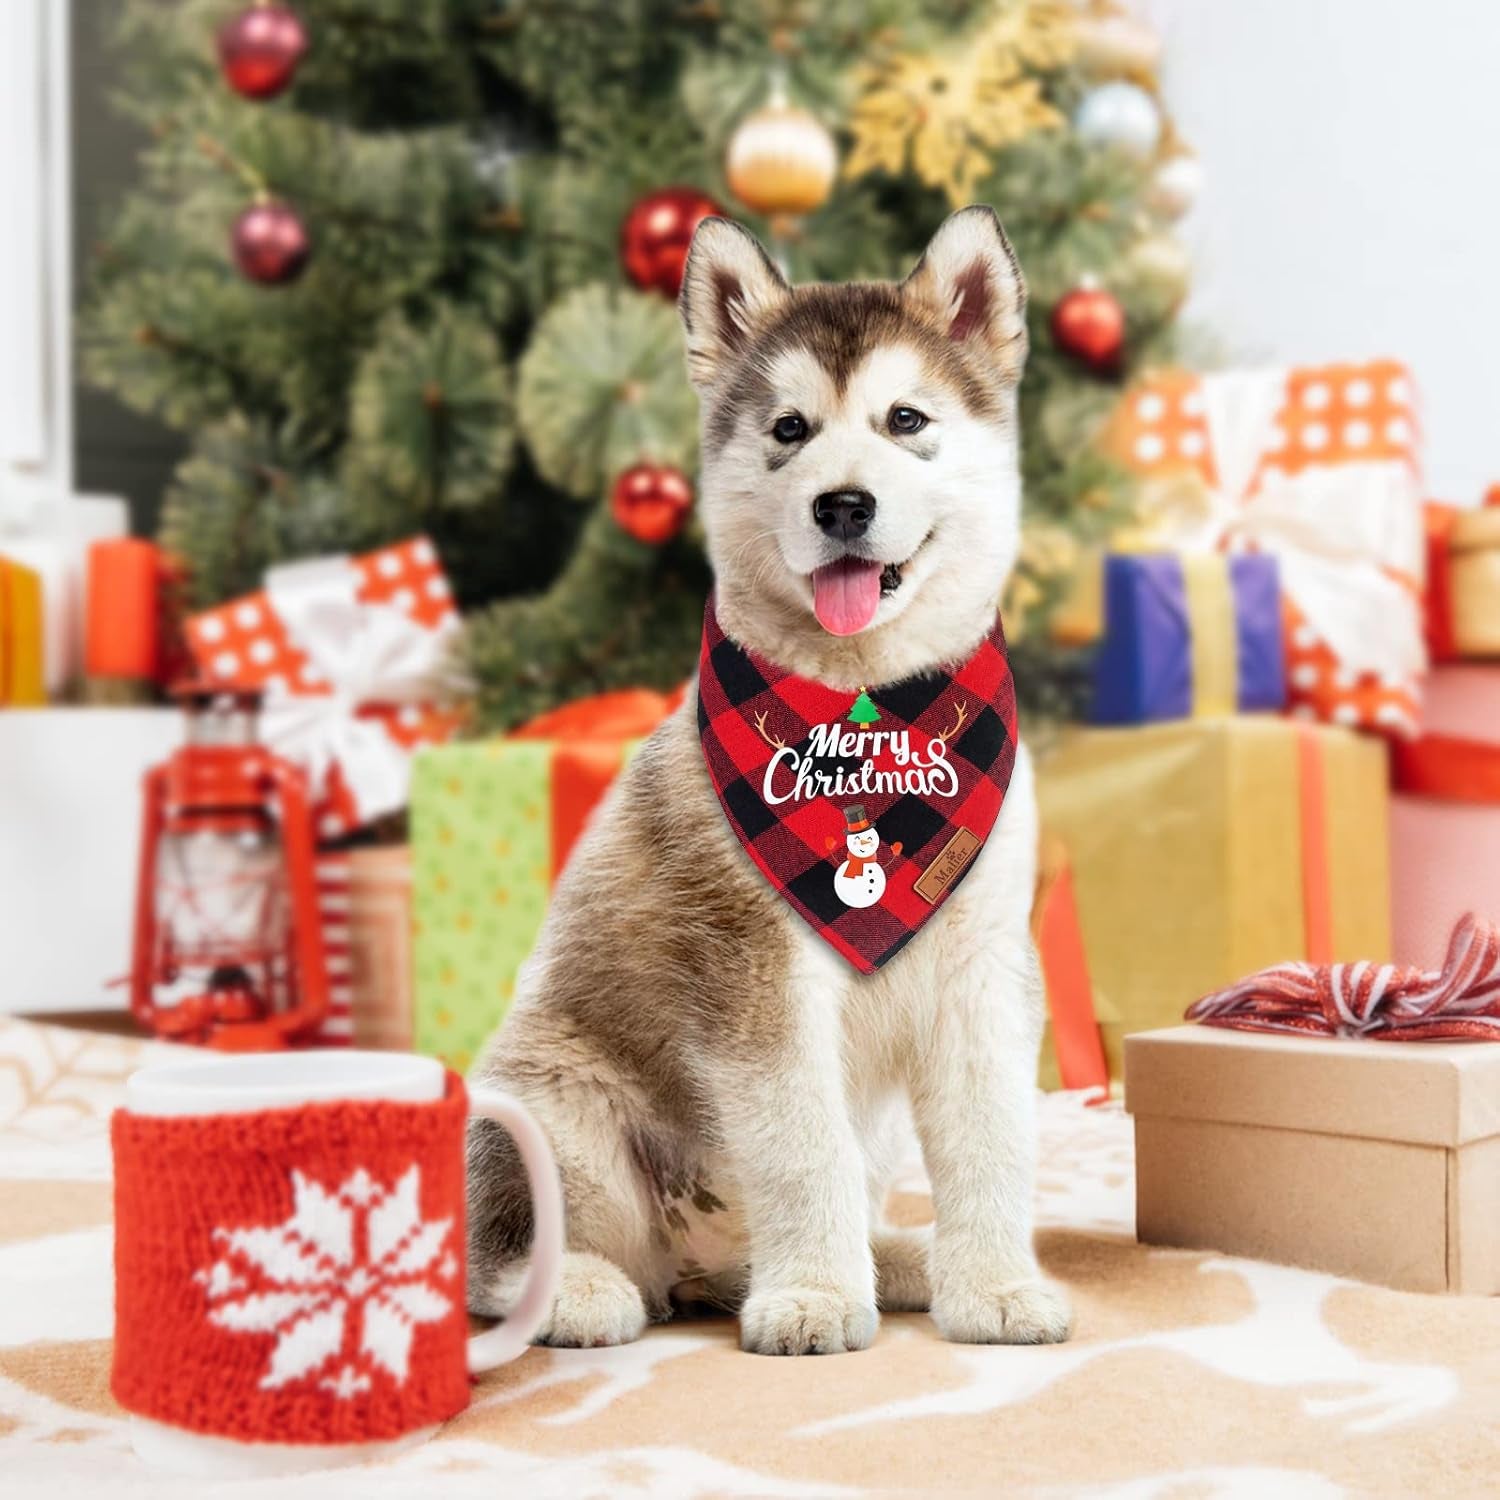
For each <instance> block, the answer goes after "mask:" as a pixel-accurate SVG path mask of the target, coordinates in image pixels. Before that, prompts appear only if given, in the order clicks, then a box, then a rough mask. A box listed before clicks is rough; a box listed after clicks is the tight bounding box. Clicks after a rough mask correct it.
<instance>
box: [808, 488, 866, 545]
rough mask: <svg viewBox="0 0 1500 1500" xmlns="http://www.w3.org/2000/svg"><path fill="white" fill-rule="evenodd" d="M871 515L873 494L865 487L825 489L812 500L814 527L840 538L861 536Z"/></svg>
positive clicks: (845, 540)
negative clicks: (861, 488) (856, 488)
mask: <svg viewBox="0 0 1500 1500" xmlns="http://www.w3.org/2000/svg"><path fill="white" fill-rule="evenodd" d="M874 519H875V497H874V495H872V494H871V493H870V492H869V490H828V491H827V492H826V493H824V494H822V495H819V496H818V498H817V499H816V500H814V501H813V520H814V521H816V522H817V523H818V529H819V530H820V531H825V532H827V533H828V535H829V536H831V537H835V538H837V539H838V540H839V541H841V542H852V541H853V540H854V538H855V537H857V536H863V535H864V534H865V532H866V531H868V530H869V529H870V522H871V521H873V520H874Z"/></svg>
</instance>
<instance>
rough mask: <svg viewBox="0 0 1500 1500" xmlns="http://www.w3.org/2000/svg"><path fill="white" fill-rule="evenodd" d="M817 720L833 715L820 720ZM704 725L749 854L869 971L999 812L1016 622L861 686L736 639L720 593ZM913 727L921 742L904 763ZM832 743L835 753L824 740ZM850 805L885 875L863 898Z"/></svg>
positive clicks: (923, 912) (706, 648) (1012, 707)
mask: <svg viewBox="0 0 1500 1500" xmlns="http://www.w3.org/2000/svg"><path fill="white" fill-rule="evenodd" d="M856 705H857V706H856ZM872 708H873V711H874V713H875V715H877V716H878V717H874V718H872V717H871V710H872ZM851 713H852V714H853V715H854V717H853V718H852V719H851V717H850V715H851ZM820 725H827V726H832V727H831V729H826V730H824V731H823V732H822V734H821V736H820V735H818V734H817V733H816V731H817V730H818V726H820ZM698 729H699V735H700V738H701V739H702V742H703V758H704V760H705V761H706V762H707V764H708V774H709V776H710V778H711V779H712V781H713V784H714V789H715V790H716V791H717V792H718V794H719V802H720V805H721V806H722V807H723V809H724V816H725V817H726V818H728V820H729V826H730V827H731V828H732V829H734V831H735V833H736V834H738V835H739V839H740V842H741V843H742V844H743V845H744V846H745V849H746V850H747V852H748V853H749V855H750V858H751V859H753V860H754V861H755V863H756V864H757V865H758V866H759V868H760V871H761V873H762V874H763V875H764V876H765V877H766V879H767V880H769V881H770V882H771V884H772V886H774V887H775V889H776V890H777V891H779V892H780V893H781V895H782V896H784V897H785V898H786V900H787V901H788V902H789V903H790V904H791V906H792V909H793V910H794V911H796V912H797V913H798V914H799V915H800V916H801V917H802V918H803V919H804V920H805V921H806V922H807V923H808V924H809V925H810V926H811V927H812V928H813V930H814V931H815V932H816V933H817V934H818V935H819V936H820V937H822V938H823V939H825V940H826V941H827V942H828V943H830V944H831V945H832V946H833V947H834V948H835V949H837V950H838V952H839V953H841V954H842V955H843V956H844V957H845V958H846V959H848V960H849V962H850V963H851V964H853V965H854V966H855V968H857V969H859V970H860V971H861V972H862V973H865V974H873V973H874V972H875V970H876V969H878V968H880V967H881V966H882V965H883V964H886V963H889V962H890V960H891V959H893V958H894V957H895V956H896V955H897V954H898V953H899V952H900V951H901V950H902V948H904V947H905V946H906V945H907V943H909V942H910V941H911V940H912V938H913V937H915V936H916V934H917V931H918V929H919V928H920V927H921V926H922V924H923V923H924V922H925V921H926V920H927V919H928V918H929V917H931V916H932V914H933V913H934V912H935V911H936V910H937V909H938V907H939V906H941V905H942V903H943V902H944V901H945V900H946V899H947V898H948V896H949V895H951V894H952V892H953V890H954V888H955V887H956V886H957V885H958V883H959V881H960V880H962V878H963V877H964V875H966V874H967V873H968V872H969V870H971V869H972V868H973V867H974V859H975V858H976V857H977V855H978V852H979V849H980V847H981V846H982V845H983V843H984V840H985V839H986V838H987V837H988V835H989V832H990V829H991V828H993V827H994V824H995V819H996V817H998V816H999V813H1000V807H1001V804H1002V803H1003V802H1004V800H1005V790H1006V788H1007V786H1009V784H1010V775H1011V768H1012V767H1013V766H1014V764H1015V758H1016V693H1015V684H1014V682H1013V681H1012V679H1011V674H1010V663H1009V661H1008V659H1007V657H1006V652H1005V635H1004V632H1003V631H1002V629H1001V626H1000V621H999V619H998V618H997V619H996V621H995V628H994V630H993V631H992V632H991V633H990V634H989V635H988V636H986V637H985V639H984V640H983V641H982V642H981V643H980V645H979V648H978V649H977V650H976V651H975V652H974V654H973V655H972V656H971V657H969V659H968V660H967V661H966V662H964V664H963V665H962V666H961V667H959V668H958V669H957V670H956V671H953V672H934V673H929V674H924V675H922V676H919V677H911V678H908V679H907V680H906V681H904V682H897V683H893V684H891V685H890V686H886V687H870V688H867V689H866V690H864V692H863V693H853V692H847V691H840V690H838V689H835V688H830V687H825V686H824V685H823V684H822V683H818V682H809V681H808V680H807V679H805V678H801V677H795V676H793V675H792V674H791V673H789V672H785V671H782V670H781V669H780V668H779V667H775V666H773V665H772V664H771V663H770V662H768V661H765V660H763V659H762V658H760V657H758V656H755V655H753V654H752V653H750V652H748V651H746V650H744V649H743V648H742V647H740V646H738V645H736V644H735V643H734V642H733V641H731V640H730V639H729V638H728V637H727V636H726V635H725V634H724V632H723V631H722V630H721V629H720V628H719V622H718V620H717V619H716V618H715V616H714V609H713V602H712V600H710V602H709V606H708V612H707V614H706V616H705V618H704V623H703V648H702V653H701V655H700V657H699V662H698ZM902 731H906V732H907V734H906V743H907V746H908V747H909V750H910V752H911V756H910V758H909V759H908V761H907V764H906V765H905V766H903V765H902V764H900V761H899V756H898V750H899V746H900V744H901V733H902ZM835 734H836V735H837V736H838V738H837V740H836V741H835V740H834V739H833V736H834V735H835ZM860 735H863V736H864V739H863V740H861V739H859V736H860ZM877 735H879V736H880V738H879V739H877V738H876V736H877ZM820 744H821V746H822V747H823V748H825V749H828V750H830V751H831V752H833V753H828V754H822V755H816V756H815V755H813V753H812V752H813V751H814V749H815V748H818V747H819V745H820ZM773 761H774V767H773V764H772V763H773ZM939 762H942V763H945V764H939ZM768 767H771V768H772V773H771V782H770V787H769V790H770V793H771V799H770V800H768V799H767V795H766V793H767V783H766V773H767V769H768ZM929 768H930V770H931V774H930V775H926V774H925V773H927V772H928V770H929ZM912 772H917V773H918V774H917V775H916V777H915V778H913V777H912V775H911V773H912ZM924 778H925V782H926V784H925V785H923V784H921V783H923V782H924ZM868 787H876V788H878V789H876V790H868V789H866V788H868ZM781 799H784V800H781ZM850 808H855V809H858V808H863V809H864V815H865V817H866V818H867V819H868V820H869V821H870V822H871V823H872V824H873V825H874V828H875V831H876V833H877V834H878V835H879V848H878V850H877V852H876V854H875V856H874V858H875V861H876V862H878V863H879V865H880V867H881V870H882V871H883V873H884V877H885V878H884V890H883V891H882V892H880V894H879V896H878V898H877V899H874V900H873V901H872V902H871V903H870V904H866V905H859V906H851V905H850V904H848V901H847V899H846V897H847V895H848V894H849V893H850V892H851V890H853V887H851V885H850V883H849V877H848V875H847V872H846V870H845V863H844V862H845V861H846V860H848V859H849V858H850V855H851V853H855V854H856V862H857V859H858V853H859V852H861V851H853V850H851V849H850V848H849V847H848V846H846V842H845V833H846V828H848V827H850V826H852V825H857V824H858V822H859V821H860V818H859V814H858V812H856V813H854V814H853V815H852V816H849V817H846V813H847V811H848V809H850ZM897 846H899V852H897ZM934 866H935V867H936V868H933V867H934ZM929 871H930V873H929ZM840 876H842V877H843V878H842V879H836V877H840ZM924 876H925V877H926V878H925V879H924ZM868 878H869V877H868V872H865V876H864V880H868ZM858 884H859V889H858V890H857V891H855V892H854V894H855V895H856V896H857V897H858V899H860V900H869V899H870V898H869V891H870V890H871V889H872V888H873V887H871V886H869V885H868V884H865V883H863V881H861V882H858ZM841 891H842V893H841Z"/></svg>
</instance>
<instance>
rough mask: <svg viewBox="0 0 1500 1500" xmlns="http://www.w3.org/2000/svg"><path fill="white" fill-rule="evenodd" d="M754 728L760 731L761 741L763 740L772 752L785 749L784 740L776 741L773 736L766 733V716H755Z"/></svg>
mask: <svg viewBox="0 0 1500 1500" xmlns="http://www.w3.org/2000/svg"><path fill="white" fill-rule="evenodd" d="M755 727H756V728H757V729H758V730H759V731H760V737H761V739H763V740H764V741H765V742H766V743H767V744H768V745H769V746H771V748H772V749H773V750H785V749H786V741H785V740H778V739H777V738H776V736H775V735H774V734H767V733H766V716H765V714H764V713H758V714H756V716H755Z"/></svg>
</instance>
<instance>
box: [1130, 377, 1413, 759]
mask: <svg viewBox="0 0 1500 1500" xmlns="http://www.w3.org/2000/svg"><path fill="white" fill-rule="evenodd" d="M1417 435H1418V421H1417V412H1416V398H1415V395H1414V393H1413V390H1412V384H1411V379H1410V376H1409V374H1408V372H1407V371H1406V369H1405V367H1404V366H1402V365H1400V364H1398V363H1397V362H1395V361H1394V360H1371V361H1368V362H1364V363H1355V364H1331V365H1321V366H1298V367H1291V368H1284V369H1264V370H1236V371H1230V372H1226V373H1223V374H1215V375H1204V376H1199V375H1193V374H1189V373H1187V372H1183V371H1172V370H1167V371H1157V372H1153V373H1152V374H1151V375H1149V376H1147V378H1146V379H1145V381H1144V382H1143V383H1141V384H1140V385H1137V386H1136V387H1134V388H1133V389H1132V391H1131V392H1130V393H1129V394H1128V395H1127V396H1126V397H1125V399H1124V400H1123V401H1122V402H1121V404H1120V407H1119V409H1118V411H1117V413H1116V415H1115V417H1114V419H1113V421H1112V422H1111V425H1110V431H1109V434H1108V436H1107V439H1106V442H1107V446H1108V448H1109V450H1110V452H1111V453H1112V454H1113V455H1114V456H1115V457H1116V458H1118V459H1119V460H1120V461H1121V462H1123V463H1125V464H1126V465H1128V466H1129V467H1131V468H1133V469H1134V470H1135V471H1136V472H1137V473H1139V474H1140V475H1141V476H1142V477H1143V479H1144V480H1146V481H1147V482H1148V484H1161V483H1165V482H1167V481H1171V480H1173V479H1181V478H1188V479H1194V480H1196V481H1197V482H1198V484H1199V488H1200V493H1201V496H1202V501H1201V505H1200V507H1199V509H1198V511H1197V513H1196V514H1193V513H1183V512H1182V511H1181V510H1180V509H1178V510H1177V511H1176V512H1174V513H1173V514H1172V515H1170V516H1169V517H1168V518H1166V519H1165V520H1163V521H1162V522H1161V524H1160V525H1158V526H1156V527H1155V528H1154V531H1155V536H1154V540H1155V542H1156V544H1157V545H1159V546H1170V547H1173V548H1182V549H1184V550H1188V551H1202V552H1214V551H1229V552H1235V553H1239V552H1261V553H1266V554H1269V555H1272V556H1274V557H1275V558H1276V559H1277V561H1278V563H1279V564H1280V569H1281V588H1282V598H1283V613H1284V627H1285V640H1286V665H1287V691H1288V696H1289V698H1290V701H1291V703H1292V705H1293V707H1294V708H1297V707H1300V708H1305V709H1307V710H1308V711H1309V712H1311V713H1313V714H1315V715H1316V716H1317V717H1318V718H1320V719H1323V720H1325V721H1328V722H1331V723H1339V724H1358V725H1361V726H1363V727H1365V728H1368V729H1376V730H1379V731H1381V732H1383V733H1389V734H1393V735H1402V734H1410V733H1413V732H1415V727H1416V717H1417V707H1418V687H1417V679H1418V678H1419V676H1420V674H1421V672H1422V669H1423V667H1424V666H1425V664H1426V655H1425V650H1424V647H1423V641H1422V618H1421V596H1422V588H1421V585H1422V574H1423V567H1424V539H1423V515H1422V505H1421V483H1420V475H1419V471H1418V467H1417V460H1416V444H1417Z"/></svg>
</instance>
